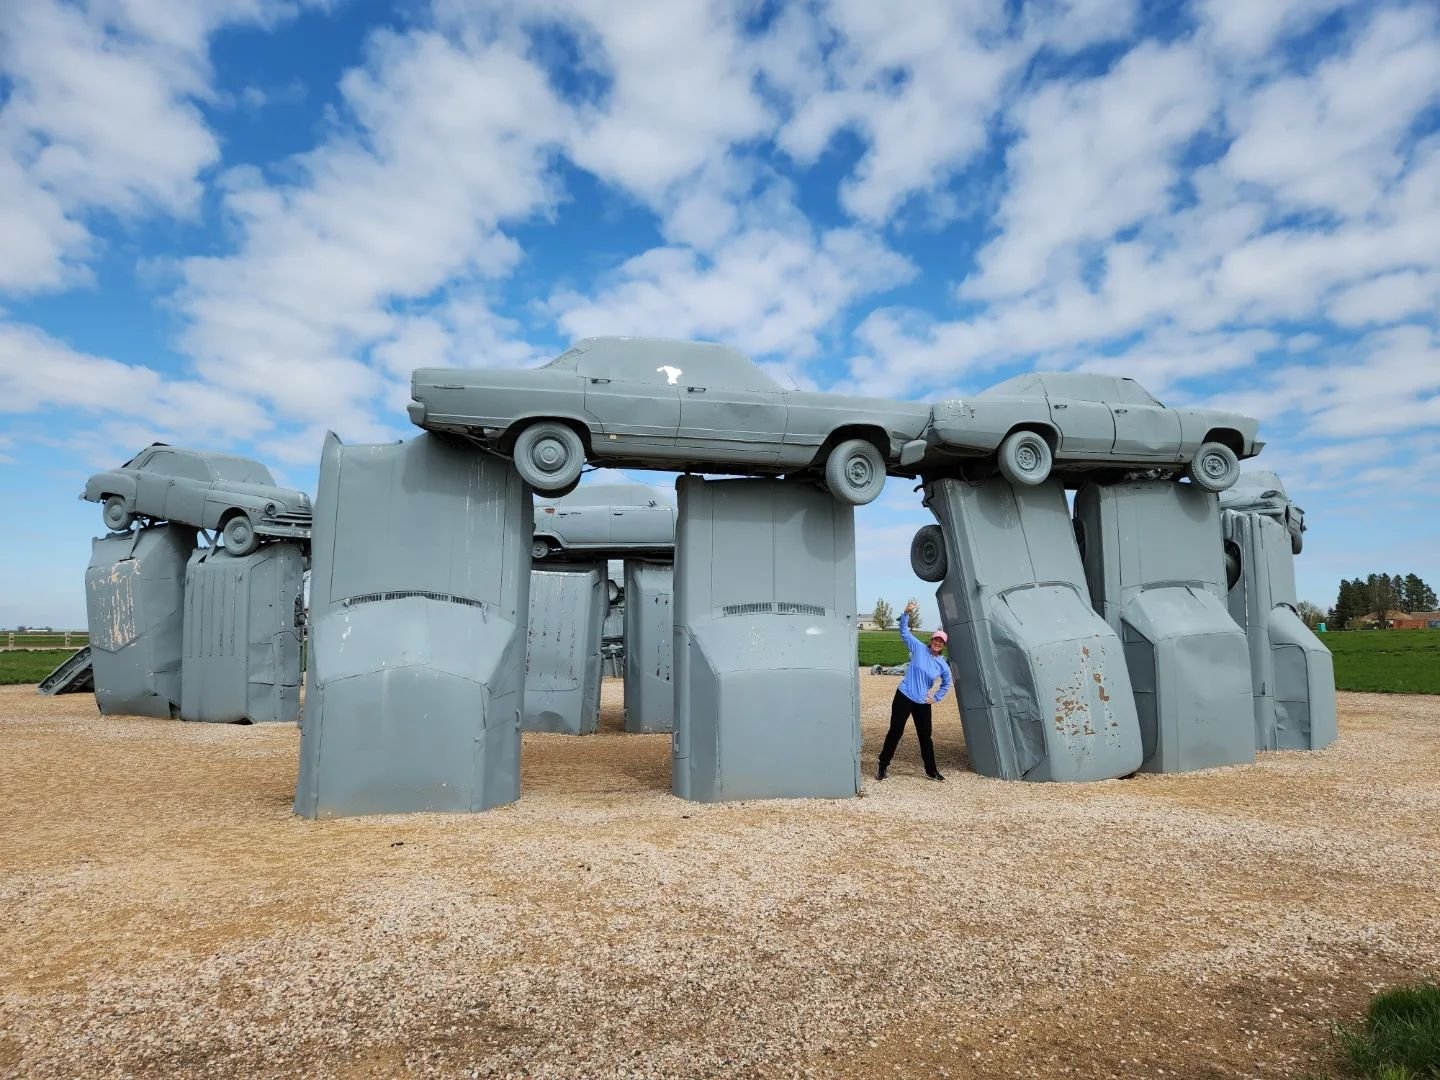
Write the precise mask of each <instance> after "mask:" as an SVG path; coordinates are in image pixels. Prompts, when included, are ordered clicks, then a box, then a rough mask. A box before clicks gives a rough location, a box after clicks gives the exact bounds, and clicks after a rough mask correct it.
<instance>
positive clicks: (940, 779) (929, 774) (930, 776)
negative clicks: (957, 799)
mask: <svg viewBox="0 0 1440 1080" xmlns="http://www.w3.org/2000/svg"><path fill="white" fill-rule="evenodd" d="M925 779H927V780H934V781H936V782H937V783H941V784H943V783H944V782H945V777H943V776H941V775H940V770H939V769H936V770H935V771H934V772H927V773H926V774H925Z"/></svg>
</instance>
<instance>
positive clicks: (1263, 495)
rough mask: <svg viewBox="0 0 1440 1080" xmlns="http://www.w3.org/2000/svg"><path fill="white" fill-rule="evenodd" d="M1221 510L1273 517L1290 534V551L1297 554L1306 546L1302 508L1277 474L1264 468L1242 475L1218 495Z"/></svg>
mask: <svg viewBox="0 0 1440 1080" xmlns="http://www.w3.org/2000/svg"><path fill="white" fill-rule="evenodd" d="M1220 507H1221V509H1224V510H1250V511H1253V512H1255V513H1257V514H1264V515H1265V516H1266V517H1269V518H1273V519H1275V520H1276V521H1278V522H1279V523H1280V524H1281V525H1284V526H1285V530H1286V531H1287V532H1288V533H1289V534H1290V553H1291V554H1292V555H1299V554H1300V551H1301V549H1302V548H1303V547H1304V546H1305V539H1304V535H1303V534H1304V532H1305V511H1304V510H1302V509H1300V507H1298V506H1296V505H1295V504H1294V503H1293V502H1291V501H1290V496H1289V495H1286V494H1285V485H1284V484H1282V483H1281V482H1280V477H1278V476H1276V475H1275V474H1274V473H1273V472H1270V471H1269V470H1267V469H1255V470H1252V471H1249V472H1245V473H1243V474H1241V476H1240V480H1239V482H1238V483H1236V485H1235V486H1234V487H1232V488H1231V489H1230V490H1229V491H1227V492H1225V493H1224V494H1223V495H1221V496H1220Z"/></svg>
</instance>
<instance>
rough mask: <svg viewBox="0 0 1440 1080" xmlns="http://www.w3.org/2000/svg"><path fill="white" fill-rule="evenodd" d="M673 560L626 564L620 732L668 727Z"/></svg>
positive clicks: (671, 721) (672, 715)
mask: <svg viewBox="0 0 1440 1080" xmlns="http://www.w3.org/2000/svg"><path fill="white" fill-rule="evenodd" d="M674 589H675V566H674V564H673V563H654V562H644V561H642V560H639V559H631V560H629V561H628V562H626V563H625V730H626V731H635V732H652V731H673V730H674V727H675V684H674V680H673V678H672V677H671V670H670V669H671V655H672V652H673V649H674V641H675V618H674V614H673V611H672V605H671V600H672V596H673V593H674Z"/></svg>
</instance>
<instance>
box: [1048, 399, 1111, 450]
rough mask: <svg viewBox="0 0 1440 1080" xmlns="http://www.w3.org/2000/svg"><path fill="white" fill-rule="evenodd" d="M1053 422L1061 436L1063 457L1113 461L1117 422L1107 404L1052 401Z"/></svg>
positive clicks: (1051, 413) (1051, 415)
mask: <svg viewBox="0 0 1440 1080" xmlns="http://www.w3.org/2000/svg"><path fill="white" fill-rule="evenodd" d="M1049 403H1050V420H1051V422H1052V423H1053V424H1054V425H1055V429H1056V430H1057V431H1059V432H1060V447H1059V450H1060V456H1061V457H1065V458H1103V457H1109V456H1110V452H1111V450H1112V449H1113V448H1114V446H1115V418H1114V416H1113V414H1112V413H1111V412H1110V406H1108V405H1106V404H1105V403H1104V402H1103V401H1084V400H1081V399H1076V398H1050V399H1049Z"/></svg>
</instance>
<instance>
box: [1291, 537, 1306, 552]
mask: <svg viewBox="0 0 1440 1080" xmlns="http://www.w3.org/2000/svg"><path fill="white" fill-rule="evenodd" d="M1304 546H1305V537H1304V536H1303V535H1302V534H1300V533H1291V534H1290V554H1291V555H1299V554H1300V551H1301V549H1302V548H1303V547H1304Z"/></svg>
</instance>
